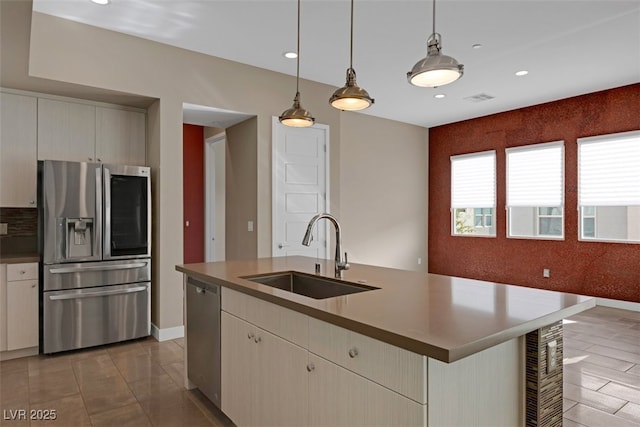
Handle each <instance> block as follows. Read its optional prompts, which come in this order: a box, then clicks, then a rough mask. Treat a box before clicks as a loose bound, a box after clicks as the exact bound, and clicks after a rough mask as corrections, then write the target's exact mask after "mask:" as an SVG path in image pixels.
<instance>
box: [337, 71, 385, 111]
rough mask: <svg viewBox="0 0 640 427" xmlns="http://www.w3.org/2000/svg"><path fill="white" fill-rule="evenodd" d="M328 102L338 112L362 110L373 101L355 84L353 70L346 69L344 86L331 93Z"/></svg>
mask: <svg viewBox="0 0 640 427" xmlns="http://www.w3.org/2000/svg"><path fill="white" fill-rule="evenodd" d="M329 102H330V103H331V105H332V106H333V107H335V108H337V109H339V110H346V111H357V110H364V109H365V108H367V107H369V106H370V105H371V104H373V103H374V102H375V101H374V99H373V98H371V97H370V96H369V94H368V93H367V91H366V90H364V89H362V88H361V87H360V86H358V84H357V83H356V72H355V70H354V69H353V68H348V69H347V83H346V85H344V86H343V87H341V88H340V89H338V90H336V91H335V92H333V95H331V98H330V99H329Z"/></svg>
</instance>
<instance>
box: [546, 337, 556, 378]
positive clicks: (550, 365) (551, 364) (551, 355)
mask: <svg viewBox="0 0 640 427" xmlns="http://www.w3.org/2000/svg"><path fill="white" fill-rule="evenodd" d="M557 349H558V342H557V341H556V340H553V341H551V342H550V343H547V374H550V373H551V372H553V371H554V370H555V369H556V368H557V367H558V362H557V359H558V353H557Z"/></svg>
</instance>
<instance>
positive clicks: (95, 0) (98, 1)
mask: <svg viewBox="0 0 640 427" xmlns="http://www.w3.org/2000/svg"><path fill="white" fill-rule="evenodd" d="M110 2H111V0H91V3H95V4H99V5H100V6H104V5H107V4H109V3H110Z"/></svg>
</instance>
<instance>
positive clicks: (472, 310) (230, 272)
mask: <svg viewBox="0 0 640 427" xmlns="http://www.w3.org/2000/svg"><path fill="white" fill-rule="evenodd" d="M316 263H319V264H320V265H321V273H320V274H319V276H324V277H327V278H333V272H334V262H333V261H332V260H316V259H315V258H308V257H302V256H292V257H278V258H259V259H252V260H237V261H221V262H211V263H196V264H185V265H177V266H176V270H178V271H180V272H182V273H184V274H186V275H188V276H192V277H194V278H197V279H199V280H203V281H205V282H208V283H214V284H217V285H220V286H226V287H228V288H230V289H233V290H236V291H239V292H243V293H246V294H249V295H251V296H254V297H257V298H260V299H263V300H266V301H269V302H271V303H274V304H278V305H280V306H283V307H286V308H289V309H291V310H295V311H298V312H301V313H304V314H307V315H309V316H311V317H315V318H318V319H320V320H323V321H326V322H329V323H333V324H335V325H338V326H341V327H344V328H346V329H350V330H353V331H355V332H358V333H360V334H363V335H367V336H370V337H372V338H375V339H378V340H380V341H384V342H387V343H389V344H392V345H395V346H398V347H402V348H405V349H407V350H410V351H413V352H416V353H419V354H423V355H426V356H428V357H432V358H434V359H437V360H440V361H443V362H447V363H451V362H454V361H456V360H459V359H462V358H464V357H466V356H469V355H471V354H475V353H478V352H480V351H482V350H485V349H487V348H490V347H493V346H495V345H498V344H500V343H503V342H506V341H508V340H510V339H513V338H516V337H519V336H522V335H525V334H527V333H529V332H531V331H534V330H536V329H539V328H541V327H543V326H546V325H549V324H552V323H554V322H557V321H559V320H561V319H564V318H566V317H569V316H572V315H574V314H577V313H580V312H582V311H584V310H587V309H589V308H591V307H594V306H595V298H591V297H586V296H581V295H575V294H567V293H561V292H554V291H547V290H541V289H535V288H527V287H522V286H515V285H507V284H499V283H492V282H486V281H481V280H473V279H464V278H459V277H450V276H443V275H438V274H430V273H421V272H415V271H406V270H398V269H392V268H385V267H377V266H371V265H364V264H351V268H350V269H349V270H346V271H344V272H343V277H342V280H343V281H346V282H352V283H364V284H366V285H367V286H372V287H376V288H379V289H375V290H371V291H366V292H360V293H355V294H350V295H344V296H338V297H334V298H327V299H321V300H318V299H313V298H309V297H305V296H303V295H298V294H294V293H292V292H287V291H284V290H281V289H277V288H273V287H271V286H267V285H262V284H259V283H255V282H252V281H249V280H247V279H244V278H243V277H246V276H252V275H259V274H267V273H278V272H287V271H298V272H303V273H310V274H315V273H314V267H315V264H316Z"/></svg>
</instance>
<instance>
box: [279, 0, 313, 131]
mask: <svg viewBox="0 0 640 427" xmlns="http://www.w3.org/2000/svg"><path fill="white" fill-rule="evenodd" d="M297 53H298V57H297V58H296V96H295V97H294V98H293V106H292V107H291V108H289V109H287V110H285V111H284V112H283V113H282V114H281V115H280V117H278V120H280V123H282V124H283V125H285V126H290V127H296V128H304V127H309V126H313V124H314V123H315V121H316V119H315V118H314V117H313V116H312V115H311V113H310V112H309V111H308V110H306V109H304V108H302V106H301V105H300V89H299V86H300V0H298V51H297Z"/></svg>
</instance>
